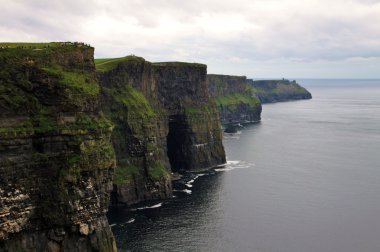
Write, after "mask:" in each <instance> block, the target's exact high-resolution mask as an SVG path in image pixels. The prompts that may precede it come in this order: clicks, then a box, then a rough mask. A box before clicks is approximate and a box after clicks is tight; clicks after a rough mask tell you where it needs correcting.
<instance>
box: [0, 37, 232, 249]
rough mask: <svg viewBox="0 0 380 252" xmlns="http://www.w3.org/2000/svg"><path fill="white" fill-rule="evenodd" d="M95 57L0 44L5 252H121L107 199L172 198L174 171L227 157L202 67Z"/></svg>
mask: <svg viewBox="0 0 380 252" xmlns="http://www.w3.org/2000/svg"><path fill="white" fill-rule="evenodd" d="M93 54H94V48H92V47H90V46H87V45H84V44H81V43H47V44H12V43H3V44H1V49H0V65H1V69H0V174H1V176H0V198H1V201H0V217H1V218H0V251H116V246H115V241H114V237H113V235H112V232H111V229H110V227H109V225H108V221H107V219H106V212H107V210H108V207H109V205H110V198H111V201H112V203H114V204H118V203H123V204H127V205H130V204H133V203H137V202H140V201H144V200H149V199H162V198H167V197H170V196H171V195H172V189H171V177H172V171H191V170H202V169H208V168H211V167H214V166H216V165H219V164H223V163H225V161H226V158H225V153H224V148H223V144H222V132H221V127H220V118H219V114H218V111H217V107H216V104H215V102H214V99H212V98H210V97H209V94H208V87H207V80H206V78H207V67H206V65H202V64H195V63H181V62H167V63H150V62H148V61H145V60H144V59H142V58H139V57H135V56H130V57H124V58H118V59H101V60H96V68H95V64H94V58H93ZM110 195H111V197H110Z"/></svg>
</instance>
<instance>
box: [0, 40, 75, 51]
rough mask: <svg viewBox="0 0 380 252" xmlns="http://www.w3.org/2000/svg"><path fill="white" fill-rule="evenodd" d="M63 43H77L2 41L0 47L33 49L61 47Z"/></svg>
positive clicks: (64, 43)
mask: <svg viewBox="0 0 380 252" xmlns="http://www.w3.org/2000/svg"><path fill="white" fill-rule="evenodd" d="M63 45H75V42H44V43H40V42H39V43H33V42H0V47H8V48H19V47H24V48H33V49H44V48H47V47H61V46H63ZM78 45H79V44H78Z"/></svg>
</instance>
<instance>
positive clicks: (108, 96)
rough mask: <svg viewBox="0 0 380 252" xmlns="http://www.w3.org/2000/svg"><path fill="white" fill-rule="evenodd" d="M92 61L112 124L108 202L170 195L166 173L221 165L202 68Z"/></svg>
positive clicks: (134, 60) (217, 131) (123, 60)
mask: <svg viewBox="0 0 380 252" xmlns="http://www.w3.org/2000/svg"><path fill="white" fill-rule="evenodd" d="M96 62H97V69H98V77H99V80H100V82H101V86H102V97H103V99H102V100H103V107H104V108H105V111H106V114H107V115H108V117H109V118H111V120H112V122H113V123H114V125H115V129H114V131H113V134H112V142H113V145H114V147H115V151H116V157H117V168H116V171H115V180H114V190H113V199H114V202H113V203H124V204H133V203H137V202H140V201H143V200H149V199H162V198H166V197H170V196H171V195H172V189H171V171H181V170H200V169H205V168H210V167H213V166H216V165H219V164H222V163H225V161H226V160H225V153H224V148H223V144H222V134H221V130H220V123H219V117H218V113H217V110H216V107H215V103H214V102H213V101H211V100H210V99H209V96H208V92H207V83H206V66H205V65H202V64H190V63H179V62H171V63H154V64H152V63H150V62H148V61H145V60H144V59H142V58H139V57H135V56H129V57H125V58H118V59H100V60H96Z"/></svg>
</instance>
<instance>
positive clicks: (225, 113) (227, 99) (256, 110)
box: [207, 74, 261, 124]
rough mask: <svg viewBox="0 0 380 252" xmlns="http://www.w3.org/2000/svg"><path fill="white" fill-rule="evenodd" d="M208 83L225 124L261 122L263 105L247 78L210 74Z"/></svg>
mask: <svg viewBox="0 0 380 252" xmlns="http://www.w3.org/2000/svg"><path fill="white" fill-rule="evenodd" d="M207 82H208V90H209V93H210V96H211V97H213V98H214V99H215V101H216V104H217V108H218V110H219V113H220V118H221V121H222V123H223V124H228V123H247V122H256V121H260V119H261V103H260V101H259V100H258V98H257V97H256V95H255V94H254V93H253V90H252V88H251V87H250V86H249V85H248V80H247V78H246V77H245V76H230V75H215V74H209V75H207Z"/></svg>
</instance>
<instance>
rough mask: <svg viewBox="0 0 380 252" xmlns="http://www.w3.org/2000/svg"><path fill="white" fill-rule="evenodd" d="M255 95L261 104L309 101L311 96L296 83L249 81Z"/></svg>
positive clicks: (285, 81)
mask: <svg viewBox="0 0 380 252" xmlns="http://www.w3.org/2000/svg"><path fill="white" fill-rule="evenodd" d="M249 84H250V85H251V87H253V89H254V92H255V94H256V95H257V97H258V98H259V99H260V101H261V102H262V103H271V102H282V101H291V100H301V99H311V98H312V97H311V94H310V92H309V91H307V90H306V89H305V88H303V87H301V86H300V85H299V84H298V83H296V81H289V80H284V79H283V80H258V81H253V80H249Z"/></svg>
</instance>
